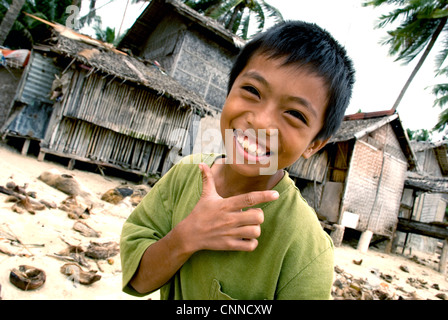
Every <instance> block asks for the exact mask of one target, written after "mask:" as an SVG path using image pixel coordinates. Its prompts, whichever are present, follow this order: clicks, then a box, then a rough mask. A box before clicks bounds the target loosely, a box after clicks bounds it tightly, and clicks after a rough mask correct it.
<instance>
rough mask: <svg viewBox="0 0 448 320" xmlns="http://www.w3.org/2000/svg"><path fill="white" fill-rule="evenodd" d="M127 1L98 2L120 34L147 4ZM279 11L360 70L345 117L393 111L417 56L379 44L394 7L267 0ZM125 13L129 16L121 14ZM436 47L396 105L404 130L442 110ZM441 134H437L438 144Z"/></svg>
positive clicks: (430, 121)
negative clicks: (402, 56)
mask: <svg viewBox="0 0 448 320" xmlns="http://www.w3.org/2000/svg"><path fill="white" fill-rule="evenodd" d="M84 2H85V4H83V10H82V11H81V15H82V14H83V13H85V10H87V11H88V1H86V0H84ZM131 2H132V1H131V0H130V1H129V3H130V4H129V6H128V9H127V10H126V4H127V0H115V1H110V0H98V1H97V5H96V7H97V8H99V10H98V11H97V13H98V14H99V15H100V16H101V17H102V22H103V28H105V27H106V26H109V27H112V28H116V31H117V32H118V30H119V29H120V26H121V22H122V21H123V27H122V32H124V31H125V30H126V29H127V28H129V27H131V26H132V24H133V22H134V21H135V20H136V19H137V18H138V16H139V15H140V13H141V12H142V10H143V9H144V8H145V6H146V4H145V3H137V4H131ZM267 2H268V3H270V4H272V5H274V6H275V7H276V8H278V9H279V10H280V12H281V13H282V15H283V17H284V19H286V20H304V21H308V22H313V23H316V24H318V25H319V26H321V27H322V28H324V29H326V30H327V31H328V32H330V33H331V34H332V35H333V37H334V38H335V39H336V40H338V41H339V42H340V43H341V44H342V45H343V46H344V47H345V48H346V50H347V53H348V55H349V56H350V57H351V59H352V60H353V63H354V66H355V69H356V83H355V87H354V91H353V96H352V100H351V103H350V105H349V107H348V109H347V112H346V114H352V113H356V112H358V110H361V111H362V112H372V111H382V110H388V109H391V108H392V106H393V104H394V102H395V100H396V98H397V96H398V94H399V93H400V91H401V89H402V87H403V86H404V84H405V82H406V81H407V79H408V77H409V75H410V74H411V72H412V70H413V68H414V66H415V65H416V64H417V61H418V58H419V56H418V57H417V58H416V59H414V61H412V62H411V63H410V64H408V65H403V63H402V62H397V61H395V57H392V56H389V54H388V49H389V48H388V46H383V45H381V44H380V42H381V41H382V40H384V39H385V38H386V36H387V30H389V29H391V28H392V27H387V29H376V28H375V25H376V23H377V21H378V18H379V17H380V15H381V14H385V13H388V12H389V11H391V9H392V8H393V7H390V6H389V7H379V8H373V7H363V6H362V3H363V2H364V0H339V1H334V0H313V1H309V0H267ZM125 10H126V16H125V19H124V20H123V15H124V13H125ZM436 53H437V48H435V49H433V52H432V54H431V55H430V56H429V57H428V58H427V60H426V62H425V63H424V65H423V67H422V68H421V69H420V71H419V72H418V74H417V76H416V77H415V78H414V81H413V82H412V84H411V86H410V87H409V88H408V90H407V92H406V94H405V96H404V98H403V100H402V101H401V103H400V105H399V106H398V109H397V111H398V114H399V116H400V119H401V121H402V123H403V126H404V127H405V128H410V129H412V130H417V129H432V127H434V125H435V124H436V123H437V119H438V115H439V113H440V112H441V111H442V109H440V108H439V107H433V103H434V99H435V96H434V95H433V94H432V93H431V86H433V85H435V84H437V83H443V82H445V79H444V78H435V73H434V65H435V63H434V57H435V55H436ZM442 136H443V135H442V134H436V135H435V137H434V139H435V140H438V139H440V138H441V137H442Z"/></svg>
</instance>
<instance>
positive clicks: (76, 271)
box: [61, 263, 101, 285]
mask: <svg viewBox="0 0 448 320" xmlns="http://www.w3.org/2000/svg"><path fill="white" fill-rule="evenodd" d="M97 272H98V271H97V270H90V271H84V270H83V269H82V268H81V266H79V265H78V264H76V263H66V264H64V265H63V266H62V267H61V273H62V274H64V275H66V276H69V279H70V280H72V281H73V282H75V283H80V284H83V285H90V284H92V283H94V282H97V281H99V280H100V279H101V275H99V274H97Z"/></svg>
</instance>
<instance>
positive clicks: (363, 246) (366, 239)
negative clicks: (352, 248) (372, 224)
mask: <svg viewBox="0 0 448 320" xmlns="http://www.w3.org/2000/svg"><path fill="white" fill-rule="evenodd" d="M372 236H373V232H372V231H370V230H366V231H364V232H363V233H362V234H361V237H360V238H359V241H358V247H357V249H358V250H359V251H361V252H363V253H366V252H367V251H368V250H369V245H370V240H372Z"/></svg>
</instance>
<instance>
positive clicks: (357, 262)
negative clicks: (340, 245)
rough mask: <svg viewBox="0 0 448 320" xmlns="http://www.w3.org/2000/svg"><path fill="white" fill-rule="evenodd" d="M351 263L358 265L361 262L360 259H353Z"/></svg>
mask: <svg viewBox="0 0 448 320" xmlns="http://www.w3.org/2000/svg"><path fill="white" fill-rule="evenodd" d="M353 263H354V264H356V265H357V266H360V265H361V264H362V259H361V260H353Z"/></svg>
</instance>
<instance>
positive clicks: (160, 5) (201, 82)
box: [118, 0, 245, 110]
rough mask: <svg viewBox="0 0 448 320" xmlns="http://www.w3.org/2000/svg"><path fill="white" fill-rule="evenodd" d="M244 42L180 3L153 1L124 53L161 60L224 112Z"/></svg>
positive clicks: (125, 42) (126, 42)
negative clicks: (234, 63)
mask: <svg viewBox="0 0 448 320" xmlns="http://www.w3.org/2000/svg"><path fill="white" fill-rule="evenodd" d="M244 43H245V41H244V40H243V39H241V38H240V37H238V36H236V35H234V34H233V33H231V32H230V31H229V30H226V29H225V28H224V27H223V26H222V25H221V24H220V23H219V22H217V21H216V20H214V19H211V18H208V17H205V16H204V15H202V14H199V13H198V12H197V11H195V10H193V9H191V8H190V7H188V6H187V5H185V4H183V3H181V2H180V1H177V0H153V1H151V3H150V4H149V5H148V6H147V7H146V9H145V11H144V12H143V13H142V14H141V15H140V17H139V18H138V19H137V20H136V22H135V23H134V25H133V26H132V27H131V28H130V29H129V31H128V32H127V34H126V35H125V36H124V38H123V40H122V41H121V43H120V44H119V46H118V47H119V48H122V49H123V50H124V49H129V50H131V51H132V53H133V54H134V55H135V56H138V57H141V58H143V59H145V60H156V61H158V62H159V63H160V64H161V65H162V66H163V68H164V69H165V70H166V72H167V73H168V74H169V75H170V76H172V77H173V78H174V79H176V80H177V81H179V83H180V84H182V85H183V86H185V87H186V88H188V89H190V90H192V91H194V92H196V93H197V94H199V95H200V96H201V97H203V98H204V99H205V101H206V102H207V103H208V104H210V105H212V106H214V107H215V108H217V109H218V110H220V109H222V106H223V104H224V101H225V98H226V93H227V80H228V75H229V72H230V69H231V67H232V64H233V60H234V58H235V57H236V55H237V54H238V53H239V51H240V49H241V47H242V46H244Z"/></svg>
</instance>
